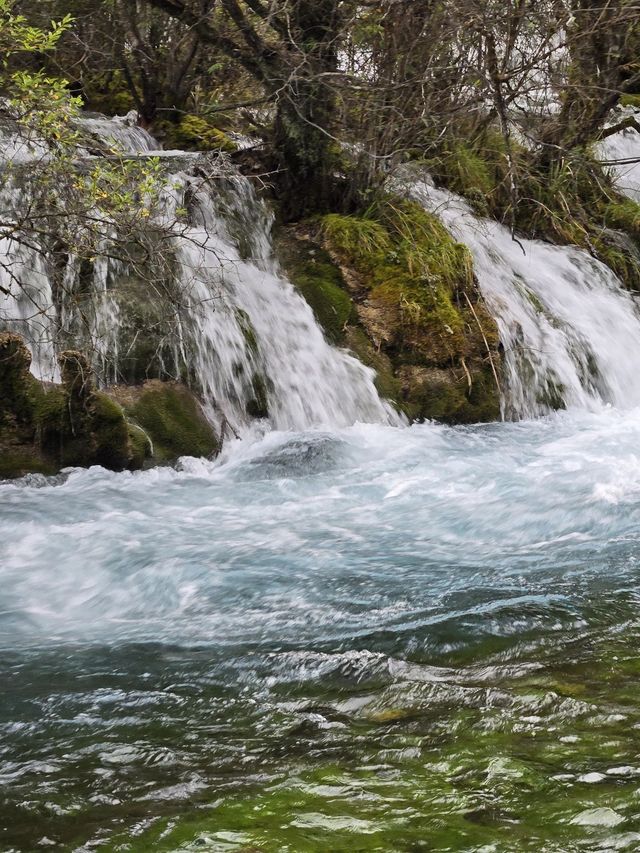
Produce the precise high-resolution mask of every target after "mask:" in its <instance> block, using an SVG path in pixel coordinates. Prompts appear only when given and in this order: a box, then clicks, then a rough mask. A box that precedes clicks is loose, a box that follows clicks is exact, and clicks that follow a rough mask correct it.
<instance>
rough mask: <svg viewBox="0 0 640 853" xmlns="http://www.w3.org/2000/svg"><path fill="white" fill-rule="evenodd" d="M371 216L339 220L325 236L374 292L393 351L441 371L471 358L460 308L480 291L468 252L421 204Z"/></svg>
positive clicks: (401, 204)
mask: <svg viewBox="0 0 640 853" xmlns="http://www.w3.org/2000/svg"><path fill="white" fill-rule="evenodd" d="M366 216H367V217H371V218H369V219H367V218H365V217H356V216H337V215H335V214H332V215H330V216H326V217H324V219H323V220H322V223H321V229H322V234H323V236H324V239H325V240H326V242H327V244H328V245H329V246H330V247H331V248H332V250H333V251H334V252H335V253H336V254H337V255H338V256H339V257H340V258H341V259H342V260H343V261H344V262H345V263H347V264H348V265H349V266H351V267H352V268H354V269H355V270H356V272H357V273H358V274H359V276H360V278H361V280H362V281H363V282H364V283H365V284H366V286H368V288H369V290H370V293H369V300H370V303H371V305H372V308H373V310H376V311H378V312H380V313H381V314H382V315H383V316H384V322H385V327H386V331H387V340H388V344H389V346H390V348H391V350H393V351H395V352H402V351H409V352H410V353H411V355H412V357H415V356H419V357H421V358H422V359H423V360H424V361H425V362H428V363H435V364H447V363H449V362H451V360H452V359H455V358H456V357H458V356H460V355H464V352H465V349H466V339H465V331H464V330H465V317H464V310H461V308H460V307H459V304H458V302H459V299H460V297H461V296H462V294H463V293H464V292H466V290H467V289H469V290H471V289H473V266H472V261H471V256H470V254H469V252H468V250H467V249H466V247H464V246H462V245H460V244H459V243H456V242H455V241H454V240H453V238H452V237H451V236H450V234H449V233H448V231H446V229H445V228H444V226H443V225H442V224H441V223H440V222H439V220H438V219H437V218H436V217H435V216H432V215H431V214H430V213H427V211H425V210H424V209H423V208H421V207H420V206H419V205H417V204H415V203H414V202H410V201H406V200H397V199H393V198H385V199H384V200H382V201H381V202H379V203H377V204H376V205H375V207H372V208H371V209H370V210H369V211H367V214H366ZM358 235H360V236H358ZM365 235H369V237H368V239H365Z"/></svg>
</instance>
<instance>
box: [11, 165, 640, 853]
mask: <svg viewBox="0 0 640 853" xmlns="http://www.w3.org/2000/svg"><path fill="white" fill-rule="evenodd" d="M183 175H184V177H183V178H181V179H180V180H182V181H184V182H188V181H192V180H194V177H193V175H192V174H191V173H190V172H189V170H187V171H185V172H183ZM178 183H179V182H178ZM231 183H233V182H231ZM243 187H245V184H242V183H241V184H239V185H237V186H236V190H235V191H234V192H232V193H231V196H229V195H228V194H227V198H229V197H233V196H234V195H235V196H236V197H237V198H238V206H239V209H240V210H243V209H246V203H245V201H244V200H243V196H242V192H243ZM195 191H196V195H197V188H196V189H195ZM411 191H412V193H413V194H414V197H416V198H419V199H420V200H421V201H422V202H423V203H424V204H425V205H426V206H428V207H430V209H437V210H438V211H439V212H440V213H441V215H442V217H443V221H445V223H446V224H447V226H448V227H450V228H451V230H452V232H453V233H454V234H455V235H456V236H457V237H458V239H464V240H465V242H467V243H468V245H469V246H470V248H471V250H472V252H473V254H474V260H475V264H476V271H477V274H478V277H479V281H480V285H481V287H482V289H483V292H484V295H485V298H486V299H487V302H488V303H489V304H490V305H492V307H493V309H494V310H495V312H496V317H497V319H498V322H499V324H500V329H501V333H502V335H503V342H504V345H505V354H506V358H507V367H508V371H509V374H508V375H509V380H510V381H509V390H508V395H507V396H506V397H505V401H504V406H505V414H507V416H508V417H513V418H515V417H516V416H519V417H520V418H521V419H520V420H507V421H506V422H504V423H499V424H490V425H481V426H470V427H457V428H449V427H443V426H437V425H434V424H419V425H414V426H412V427H409V428H407V427H404V428H403V427H402V426H399V425H394V424H393V423H390V422H389V421H390V420H391V416H390V414H389V410H388V409H387V407H386V406H385V405H384V404H383V403H381V402H380V401H379V400H378V399H377V397H373V396H372V393H373V392H372V390H371V389H372V387H373V386H372V385H370V383H371V376H370V374H369V372H368V371H366V370H365V369H364V368H360V367H359V366H358V365H357V363H355V362H353V361H352V360H351V359H350V357H349V356H348V355H347V354H345V353H342V352H340V351H338V350H334V349H332V348H330V347H329V346H328V345H327V344H326V343H325V341H324V340H323V339H322V336H321V335H320V332H319V330H318V329H317V327H316V325H315V323H314V321H313V317H312V315H311V313H310V312H309V311H307V309H306V307H305V306H304V303H303V304H302V305H301V304H300V300H299V299H298V297H297V296H296V295H295V294H294V293H293V291H292V289H291V288H290V286H289V285H288V283H287V282H286V281H284V280H283V279H282V278H281V277H280V275H279V274H278V271H277V269H275V268H274V267H273V266H270V264H271V263H272V262H271V261H270V260H269V256H270V252H269V248H268V246H266V247H265V246H263V248H262V249H260V250H258V249H255V248H254V250H252V252H251V260H247V259H246V257H245V256H244V254H243V253H242V252H241V251H239V249H238V248H237V244H234V242H233V240H232V236H231V235H232V226H233V222H234V217H233V215H232V214H233V206H231V208H230V207H229V202H226V204H227V208H226V213H225V215H224V216H222V214H220V215H219V216H217V217H216V218H215V223H217V224H216V228H212V227H208V226H206V223H204V225H203V224H202V223H203V220H200V223H201V224H200V225H198V219H197V216H195V215H194V220H193V221H192V222H191V224H190V225H189V227H190V228H193V229H196V230H197V229H198V228H199V227H202V228H203V233H202V235H201V236H204V237H206V240H199V241H195V242H196V243H198V242H199V243H200V244H202V243H205V244H206V245H204V247H203V246H202V245H198V246H195V248H194V251H197V252H198V253H200V252H204V253H205V256H204V258H203V256H202V255H200V254H198V257H197V258H196V259H195V260H194V262H193V267H194V268H195V269H197V270H198V274H197V279H198V283H197V285H196V287H200V286H202V287H207V286H208V283H209V282H210V281H211V280H212V279H211V278H210V277H211V276H214V277H215V280H216V282H218V284H219V283H220V275H219V269H220V267H219V265H218V266H216V265H215V263H214V261H213V260H212V255H209V254H206V253H208V252H210V251H211V252H212V253H213V254H215V248H216V247H219V246H220V245H221V244H224V249H225V253H226V257H225V260H229V258H228V255H229V253H230V252H232V251H234V252H235V253H236V254H235V255H233V264H232V271H231V272H230V273H229V277H228V279H227V278H225V282H228V286H229V289H228V294H227V296H226V299H228V300H229V304H230V305H231V306H232V308H238V307H241V309H242V310H243V311H245V312H246V313H247V314H248V315H249V316H250V317H251V319H252V324H253V326H254V328H255V330H256V333H257V336H258V338H259V340H260V341H262V346H261V349H260V355H252V356H247V358H250V357H251V358H254V357H255V358H256V359H261V361H260V362H256V363H259V365H260V366H261V368H262V369H264V370H268V371H270V373H269V375H270V376H271V378H272V381H273V390H272V391H271V394H272V401H275V402H274V404H273V405H272V410H273V414H272V418H273V421H272V427H273V429H272V430H271V431H270V432H268V433H266V434H264V435H262V437H261V438H259V439H257V440H255V439H254V440H251V439H250V438H248V437H247V438H244V439H242V440H238V441H235V442H227V443H226V444H225V447H224V451H223V455H222V456H221V457H220V458H219V459H218V460H216V461H215V462H208V461H204V460H195V459H183V460H181V463H180V464H179V466H178V467H177V468H176V469H175V470H174V469H171V468H157V469H153V470H150V471H146V472H138V473H134V474H131V473H122V474H114V473H110V472H107V471H104V470H103V469H100V468H92V469H89V470H72V471H67V472H63V473H62V474H61V475H58V476H57V477H55V478H49V479H46V478H43V477H39V476H33V475H32V476H30V477H28V478H25V479H24V480H22V481H17V482H6V483H0V589H1V590H2V593H1V595H0V649H1V654H0V684H1V686H2V693H1V698H0V802H1V803H2V807H1V809H0V850H2V851H3V853H34V851H38V850H46V849H52V850H60V851H82V852H83V853H89V851H95V850H104V851H135V853H143V851H150V850H153V851H200V850H205V851H215V853H226V852H227V851H229V852H230V853H232V851H235V852H236V853H258V851H263V853H280V851H289V853H307V852H308V853H327V852H328V851H331V853H347V851H349V853H354V851H362V853H364V851H384V853H416V851H427V850H428V851H464V853H469V851H476V853H489V851H491V853H513V851H531V853H546V852H547V851H553V852H554V853H568V851H572V853H573V851H614V850H627V851H636V850H638V849H640V702H639V700H638V689H637V681H636V679H637V678H638V676H639V675H640V658H639V656H638V643H639V642H640V616H639V613H640V610H639V604H640V602H639V600H638V597H639V593H638V590H639V589H640V563H639V561H638V554H639V553H640V552H639V548H638V540H639V538H640V408H638V405H639V404H640V384H639V383H640V380H639V379H638V378H637V376H638V375H640V351H639V350H638V347H640V327H639V326H638V319H637V316H636V313H635V308H634V305H633V303H632V301H631V298H630V297H629V296H628V295H627V294H625V293H624V292H622V290H621V289H620V287H619V285H618V283H617V281H616V280H615V279H614V277H613V276H612V275H611V274H610V273H608V272H607V271H606V270H605V269H604V268H603V267H602V266H601V265H599V264H597V263H596V262H594V261H591V260H590V259H588V258H587V257H586V256H585V255H583V254H582V253H579V252H577V250H573V249H557V248H553V247H550V246H546V245H544V244H541V243H529V242H527V243H526V244H525V249H526V250H527V255H524V254H523V252H522V249H521V248H520V247H519V246H518V245H516V244H512V243H511V242H509V243H507V238H506V237H505V235H504V233H503V232H502V231H501V230H500V227H499V226H496V225H494V224H491V223H482V222H479V221H478V220H475V219H474V218H473V217H472V215H471V213H470V212H469V211H468V209H467V208H466V207H463V206H462V205H463V203H462V202H461V201H460V200H458V199H455V198H452V197H451V196H448V195H446V194H443V193H441V191H438V190H435V189H434V188H433V187H431V186H430V185H429V184H428V182H425V181H422V182H420V181H416V182H414V184H413V186H412V190H411ZM175 192H176V193H178V194H179V190H175ZM173 203H174V201H172V199H171V198H169V199H168V200H167V204H168V205H170V204H173ZM208 204H209V202H207V206H206V208H205V209H206V210H210V208H209V207H208ZM196 210H199V211H200V213H199V214H198V215H203V206H202V204H199V203H198V202H197V198H196ZM256 210H258V208H256ZM260 210H261V208H260ZM258 218H259V217H258V216H257V215H256V219H258ZM205 226H206V227H205ZM260 229H262V230H260ZM214 232H215V233H214ZM266 233H267V232H266V230H265V229H264V228H263V227H262V226H260V228H257V229H256V230H255V232H254V234H255V235H256V239H257V238H258V237H259V235H260V234H263V235H266ZM215 241H218V242H215ZM258 242H259V240H258ZM192 245H193V244H192ZM254 245H255V240H254ZM179 251H180V252H183V253H185V252H187V248H186V247H184V246H183V247H179ZM189 251H190V250H189ZM183 257H184V254H183ZM34 281H35V280H34ZM258 283H260V286H262V287H264V290H260V288H259V286H258ZM36 285H37V282H36V283H35V284H34V287H36ZM272 300H279V301H278V302H277V306H280V307H282V308H283V310H284V308H285V307H287V306H288V308H287V310H289V309H291V311H293V312H294V313H293V316H292V315H291V314H287V315H286V317H277V318H276V317H274V312H275V313H277V310H276V306H274V304H273V303H272ZM196 302H197V303H198V304H200V305H202V304H207V303H206V301H205V302H204V303H203V302H202V301H201V300H196ZM215 313H216V316H209V315H207V316H204V315H199V314H198V311H197V310H195V309H194V310H193V311H192V312H191V313H189V314H188V315H187V316H186V317H184V318H181V322H183V323H184V327H183V328H184V329H186V330H188V329H190V328H194V327H195V328H196V331H197V335H199V336H200V337H201V339H202V340H206V341H209V344H208V345H207V346H205V347H204V348H203V350H202V352H203V353H204V354H203V355H202V362H198V364H200V365H201V366H200V368H199V369H200V370H202V372H203V373H205V374H206V373H207V370H208V369H209V368H208V367H207V364H208V362H207V359H212V360H214V361H215V363H216V365H218V369H220V370H223V368H224V365H223V366H222V367H220V363H221V362H222V359H223V357H224V356H223V354H215V353H213V354H212V349H213V344H214V343H215V341H216V336H217V335H218V334H220V335H224V334H228V335H229V340H231V341H232V342H233V340H235V341H236V343H237V346H238V348H240V349H242V346H243V344H242V343H241V341H240V338H233V334H235V333H233V334H232V333H231V331H229V330H230V329H231V328H232V325H233V324H232V321H231V319H230V318H231V317H232V316H237V315H234V312H233V311H232V310H231V311H229V312H228V313H227V314H225V315H224V316H225V318H227V319H224V320H221V319H220V315H219V314H218V312H215ZM58 320H59V318H56V322H58ZM285 321H287V322H290V324H291V327H290V328H287V329H283V325H284V324H285ZM189 323H191V324H193V325H192V326H189ZM216 323H222V324H223V328H222V329H220V328H217V327H215V324H216ZM274 323H280V324H281V325H280V326H278V328H279V329H280V330H281V331H282V334H283V335H284V336H285V337H284V339H283V343H282V348H281V349H277V351H274V350H275V344H274V345H273V346H274V350H271V349H269V346H271V344H269V343H268V342H267V341H266V337H267V336H268V334H269V330H270V329H272V328H273V324H274ZM209 324H213V325H211V326H209ZM296 330H297V331H296ZM207 336H209V337H207ZM287 336H289V337H287ZM292 336H293V337H292ZM187 338H188V333H187V332H185V340H186V339H187ZM304 340H306V341H307V345H308V347H309V351H307V350H304V349H303V341H304ZM294 344H295V345H296V346H297V345H299V346H300V350H298V349H296V348H295V346H294ZM183 345H184V346H187V345H186V344H184V343H183ZM291 347H293V348H294V351H293V354H292V353H291V352H290V349H291ZM243 352H244V350H243ZM293 355H295V358H292V356H293ZM290 357H291V360H293V361H295V362H296V364H291V363H289V361H288V359H290ZM216 359H217V361H216ZM247 364H249V366H250V367H251V368H252V369H253V368H254V366H255V365H254V363H253V362H251V361H248V362H247ZM550 373H551V374H552V380H553V384H554V387H555V390H556V393H558V394H561V395H562V397H563V399H564V402H565V404H566V406H567V408H566V410H565V411H561V412H558V413H556V414H546V415H544V412H545V411H546V408H545V398H544V394H543V392H544V393H546V394H549V393H551V390H552V389H551V384H552V383H551V380H550V379H549V374H550ZM281 374H283V375H281ZM309 374H313V375H312V376H311V377H310V378H309ZM305 376H306V377H307V380H308V382H309V383H311V384H310V386H309V387H308V388H307V386H306V385H305V383H304V382H303V378H304V377H305ZM292 377H293V378H292ZM296 377H297V378H296ZM318 377H320V378H318ZM202 381H203V384H205V382H206V379H205V380H202ZM211 381H212V382H214V380H213V379H212V380H211ZM215 381H218V380H215ZM314 383H315V384H314ZM327 386H328V390H327ZM237 388H238V386H233V385H231V386H230V385H227V386H221V385H211V386H210V399H211V401H212V407H213V408H214V409H215V411H216V412H219V411H220V408H221V407H224V406H226V407H227V409H223V410H224V411H225V412H227V411H228V412H229V416H230V417H231V416H236V417H238V419H241V414H237V413H238V412H239V411H240V410H239V408H238V407H235V402H234V400H235V398H236V397H237V396H238V395H241V394H242V393H244V391H243V390H242V388H240V390H239V391H238V390H237ZM229 389H231V390H229ZM234 389H235V390H234ZM281 395H282V399H283V400H285V397H286V395H291V397H292V399H290V400H289V402H283V403H282V406H281V407H279V404H278V400H279V399H280V397H281ZM234 407H235V408H234ZM234 413H236V414H235V415H234ZM532 414H536V415H540V414H543V415H544V416H542V417H538V418H537V419H532V418H527V416H530V415H532Z"/></svg>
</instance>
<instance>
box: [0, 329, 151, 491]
mask: <svg viewBox="0 0 640 853" xmlns="http://www.w3.org/2000/svg"><path fill="white" fill-rule="evenodd" d="M30 364H31V355H30V353H29V350H28V349H27V347H26V345H25V344H24V341H23V340H22V338H21V337H20V336H19V335H16V334H13V333H10V332H5V333H2V334H0V477H2V478H15V477H21V476H24V475H26V474H34V473H40V474H55V473H56V472H57V471H59V470H60V469H62V468H65V467H68V466H89V465H102V466H103V467H105V468H110V469H112V470H115V471H122V470H124V469H125V468H130V469H134V468H139V467H142V463H143V460H144V456H145V448H144V445H143V443H142V440H141V439H140V437H139V436H137V435H136V434H135V433H134V432H133V430H132V428H131V426H130V425H129V424H128V422H127V420H126V418H125V414H124V411H123V409H122V408H121V407H120V406H119V405H118V403H117V402H115V401H114V400H112V399H110V398H109V397H108V396H107V395H105V394H104V393H102V392H100V391H97V390H96V388H95V382H94V377H93V373H92V370H91V367H90V365H89V361H88V359H87V358H86V356H85V355H84V354H83V353H82V352H80V351H78V350H66V351H65V352H63V353H61V354H60V356H59V365H60V373H61V378H62V383H61V384H60V385H53V384H47V385H45V384H43V383H41V382H39V381H38V380H37V379H36V378H35V377H34V376H32V375H31V373H30V372H29V366H30Z"/></svg>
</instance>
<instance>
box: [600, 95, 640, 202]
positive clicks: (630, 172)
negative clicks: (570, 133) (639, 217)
mask: <svg viewBox="0 0 640 853" xmlns="http://www.w3.org/2000/svg"><path fill="white" fill-rule="evenodd" d="M630 117H633V118H635V120H636V122H640V110H637V109H635V108H634V107H627V108H626V109H622V110H619V111H618V112H617V113H616V116H615V122H616V123H618V122H619V121H622V120H623V119H625V118H630ZM598 156H599V158H600V160H602V161H603V162H604V163H606V164H608V165H609V167H610V169H611V171H612V172H613V174H614V175H615V179H616V184H617V186H618V189H619V190H620V192H621V193H623V194H624V195H627V196H629V198H631V199H633V200H634V201H640V133H639V132H638V131H637V130H636V129H635V128H634V127H629V128H627V129H626V130H621V131H618V133H614V134H612V135H611V136H608V137H607V138H606V139H604V140H603V141H602V142H600V144H599V145H598Z"/></svg>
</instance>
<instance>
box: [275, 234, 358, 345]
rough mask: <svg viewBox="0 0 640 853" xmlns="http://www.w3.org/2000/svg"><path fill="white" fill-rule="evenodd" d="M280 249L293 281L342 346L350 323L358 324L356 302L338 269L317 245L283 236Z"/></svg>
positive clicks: (283, 261)
mask: <svg viewBox="0 0 640 853" xmlns="http://www.w3.org/2000/svg"><path fill="white" fill-rule="evenodd" d="M278 250H279V257H280V259H281V262H282V264H283V266H284V268H285V269H286V272H287V275H288V277H289V280H290V281H291V282H292V283H293V284H294V286H295V287H296V289H297V290H298V291H299V292H300V293H301V294H302V296H303V297H304V298H305V300H306V301H307V302H308V304H309V305H310V306H311V308H312V309H313V313H314V314H315V317H316V320H317V321H318V324H319V325H320V326H321V327H322V329H323V331H324V333H325V335H326V336H327V338H328V339H329V340H330V341H331V342H332V343H334V344H342V343H343V341H344V337H345V330H346V327H347V325H348V324H349V323H350V322H357V318H356V315H355V311H354V307H353V301H352V299H351V296H350V295H349V293H348V292H347V289H346V285H345V282H344V279H343V277H342V274H341V272H340V270H339V269H338V267H337V266H336V265H335V264H334V263H333V262H332V260H331V258H330V257H329V254H328V253H327V252H325V251H324V249H322V248H321V247H320V246H318V245H317V244H316V243H312V242H310V241H308V240H301V239H297V238H296V237H295V236H293V235H291V234H289V235H287V236H286V238H285V237H284V235H282V234H280V235H279V239H278Z"/></svg>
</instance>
